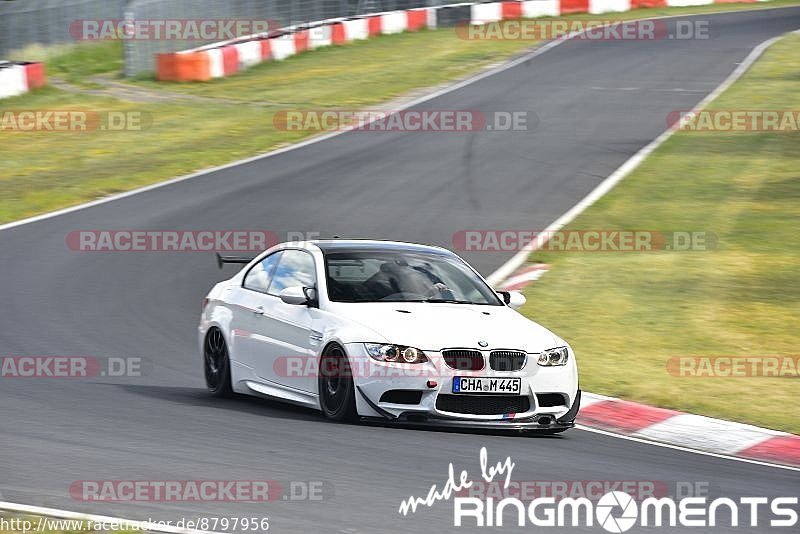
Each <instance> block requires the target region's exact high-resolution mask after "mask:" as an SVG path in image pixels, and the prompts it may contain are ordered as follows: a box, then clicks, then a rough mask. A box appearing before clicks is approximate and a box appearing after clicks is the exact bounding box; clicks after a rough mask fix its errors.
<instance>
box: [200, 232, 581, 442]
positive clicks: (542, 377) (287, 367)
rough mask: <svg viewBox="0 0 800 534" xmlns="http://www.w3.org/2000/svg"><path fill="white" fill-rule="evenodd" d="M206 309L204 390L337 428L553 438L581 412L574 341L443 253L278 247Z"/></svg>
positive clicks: (383, 247) (351, 246)
mask: <svg viewBox="0 0 800 534" xmlns="http://www.w3.org/2000/svg"><path fill="white" fill-rule="evenodd" d="M218 259H219V262H220V266H222V265H223V264H224V263H243V264H246V265H245V267H244V268H243V269H242V270H241V271H239V272H238V273H237V274H236V275H234V276H233V277H232V278H230V279H229V280H226V281H224V282H220V283H219V284H217V285H216V286H214V288H213V289H212V290H211V292H210V293H209V294H208V296H207V297H206V298H205V300H204V303H203V312H202V317H201V320H200V327H199V342H200V350H201V351H202V354H203V366H204V372H205V379H206V384H207V386H208V389H209V391H210V392H211V393H212V394H213V395H216V396H226V395H229V394H231V393H242V394H247V395H255V396H261V397H266V398H271V399H279V400H282V401H286V402H291V403H295V404H299V405H303V406H308V407H311V408H315V409H317V410H320V411H321V412H322V413H323V414H324V415H325V417H327V418H329V419H333V420H337V421H344V420H354V419H358V418H361V419H366V420H381V421H385V422H397V423H413V424H416V425H425V424H430V425H437V426H467V427H482V428H491V429H513V430H536V431H539V432H543V433H556V432H562V431H564V430H566V429H568V428H570V427H572V426H573V425H574V421H575V416H576V415H577V412H578V407H579V406H580V394H581V392H580V390H579V389H578V370H577V366H576V362H575V354H574V353H573V351H572V349H571V348H570V346H569V344H568V343H567V342H566V341H564V340H563V339H561V338H559V337H558V336H556V335H555V334H553V333H552V332H550V331H549V330H547V329H546V328H544V327H542V326H540V325H538V324H536V323H534V322H532V321H530V320H528V319H526V318H525V317H523V316H522V315H520V314H519V313H517V312H516V311H515V308H518V307H519V306H521V305H522V304H524V302H525V298H524V297H523V296H522V295H521V294H519V293H516V292H504V291H494V290H493V289H492V288H491V287H489V285H488V284H487V282H486V281H485V280H484V279H483V278H482V277H481V276H480V275H479V274H478V273H477V272H476V271H475V270H474V269H473V268H472V267H470V266H469V265H468V264H467V263H466V262H465V261H464V260H462V259H461V258H459V257H458V256H456V255H455V254H453V253H452V252H450V251H448V250H445V249H442V248H438V247H430V246H423V245H415V244H409V243H397V242H388V241H363V240H344V239H334V240H319V241H307V242H299V243H298V242H295V243H284V244H280V245H276V246H274V247H272V248H270V249H269V250H267V251H265V252H263V253H261V254H259V255H258V256H257V257H255V258H235V257H227V258H226V257H222V256H218Z"/></svg>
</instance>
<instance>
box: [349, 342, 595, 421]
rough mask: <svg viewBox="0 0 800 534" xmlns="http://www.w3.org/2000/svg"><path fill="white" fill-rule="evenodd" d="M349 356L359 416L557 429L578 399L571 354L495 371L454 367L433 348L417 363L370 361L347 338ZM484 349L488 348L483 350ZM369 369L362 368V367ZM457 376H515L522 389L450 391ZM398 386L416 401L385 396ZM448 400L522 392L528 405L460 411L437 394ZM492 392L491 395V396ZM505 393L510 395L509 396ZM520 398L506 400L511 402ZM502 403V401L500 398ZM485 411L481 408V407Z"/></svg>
mask: <svg viewBox="0 0 800 534" xmlns="http://www.w3.org/2000/svg"><path fill="white" fill-rule="evenodd" d="M346 349H347V353H348V356H350V357H351V359H356V360H357V361H358V362H361V363H363V362H365V361H367V362H368V365H366V366H364V365H360V366H359V368H360V370H359V372H356V373H354V381H355V386H356V407H357V409H358V413H359V415H360V416H362V417H364V418H366V419H369V420H374V421H383V422H392V423H408V424H414V425H422V426H441V427H454V428H485V429H497V430H499V429H504V430H559V429H566V428H570V427H572V426H574V420H575V416H576V415H577V410H578V407H579V405H580V390H579V389H578V376H577V367H576V365H575V360H574V355H573V354H570V356H571V357H570V361H569V362H568V364H567V365H565V366H560V367H541V366H539V365H537V364H536V360H535V359H533V358H531V357H529V358H528V362H527V363H526V365H525V366H524V367H523V368H522V369H521V370H519V371H510V372H498V371H492V370H488V369H487V370H482V371H474V372H473V371H459V370H455V369H452V368H450V367H448V366H446V365H445V364H444V363H443V361H442V360H441V356H440V354H439V353H436V352H429V351H426V354H427V355H428V358H429V359H430V362H428V363H425V364H418V365H416V366H407V365H406V366H397V365H393V364H384V363H382V362H374V361H369V360H370V359H369V357H368V356H367V355H366V352H365V350H364V348H363V345H361V344H358V343H353V344H348V346H347V347H346ZM487 352H488V351H487ZM365 368H366V369H368V370H367V371H365V370H364V369H365ZM457 376H461V377H473V376H474V377H489V378H520V379H521V384H522V391H521V394H520V395H519V396H506V395H500V396H493V395H465V394H458V396H457V397H456V395H455V394H454V392H453V389H452V387H453V386H452V385H453V379H454V378H455V377H457ZM396 390H401V391H405V392H415V393H417V394H418V395H419V401H418V402H412V403H392V402H384V401H385V400H386V397H385V394H386V393H388V392H392V391H396ZM543 394H560V395H561V396H563V402H562V403H560V404H558V405H546V403H542V402H541V399H542V395H543ZM442 395H444V396H449V400H456V401H460V400H462V399H463V400H469V401H470V402H471V403H480V402H481V401H479V400H478V397H480V398H483V399H486V400H487V403H488V402H494V401H496V400H498V399H497V397H503V398H504V399H503V400H511V401H513V400H519V399H521V398H523V397H524V398H527V401H526V402H525V403H524V406H527V409H524V410H522V411H520V410H519V409H510V408H509V409H508V410H505V409H502V408H500V409H499V410H498V411H497V412H493V413H465V412H464V411H458V412H455V411H445V409H444V408H443V403H440V402H438V401H439V400H440V399H439V397H440V396H442ZM493 397H495V398H493ZM510 397H513V399H512V398H510ZM519 404H520V403H515V402H511V403H510V405H519ZM501 405H502V402H501ZM484 411H485V410H484Z"/></svg>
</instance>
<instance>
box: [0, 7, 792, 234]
mask: <svg viewBox="0 0 800 534" xmlns="http://www.w3.org/2000/svg"><path fill="white" fill-rule="evenodd" d="M797 3H798V0H775V1H773V2H770V3H769V4H766V6H781V5H792V4H797ZM753 7H754V5H753V4H741V5H734V4H717V5H712V6H699V7H693V8H677V9H642V10H637V11H633V12H628V13H621V14H615V15H613V18H615V19H617V18H619V19H634V18H645V17H653V16H658V15H663V14H670V15H674V14H685V13H710V12H714V11H721V10H725V11H727V10H737V9H753ZM757 7H763V5H759V6H757ZM565 18H568V19H597V18H599V17H598V16H595V15H576V16H570V17H565ZM603 18H612V15H609V16H608V17H603ZM533 44H534V43H531V42H523V41H468V40H464V39H461V38H459V37H458V36H457V35H456V32H455V31H454V30H453V29H440V30H435V31H422V32H419V33H415V34H400V35H386V36H381V37H379V38H376V39H372V40H369V41H365V42H361V43H355V44H351V45H347V46H342V47H331V48H327V49H322V50H317V51H314V52H310V53H307V54H301V55H299V56H296V57H293V58H290V59H288V60H286V61H284V62H273V63H265V64H263V65H259V66H257V67H255V68H253V69H251V70H250V71H247V72H245V73H242V74H240V75H237V76H233V77H230V78H226V79H220V80H215V81H213V82H211V83H207V84H184V85H178V84H169V85H167V84H156V83H155V82H153V81H148V80H137V81H134V82H126V84H127V85H129V86H131V87H133V88H135V89H138V90H140V91H145V92H148V93H152V94H156V95H161V96H172V97H179V96H184V97H197V98H203V100H202V101H191V100H174V99H173V100H171V101H167V102H157V101H153V102H149V101H148V102H131V101H128V100H120V99H117V98H114V97H108V96H102V95H98V94H96V93H93V92H92V91H91V89H94V88H96V86H95V84H94V83H93V82H92V81H91V80H90V79H89V78H90V77H91V76H93V75H97V74H106V75H111V76H112V77H113V76H118V75H119V70H120V68H121V61H120V50H121V46H120V44H119V43H101V44H99V45H76V46H74V47H65V48H63V49H60V52H59V53H57V54H55V55H52V54H50V55H48V54H49V53H48V52H47V51H40V52H39V54H38V55H39V56H40V57H39V58H41V57H42V56H44V57H45V59H47V61H48V64H49V69H50V73H51V75H57V76H59V77H61V78H64V79H66V80H67V81H70V82H72V83H75V84H78V85H79V86H80V87H81V88H82V89H81V92H77V93H76V92H68V91H64V90H61V89H56V88H49V89H46V90H43V91H39V92H36V93H31V94H28V95H24V96H21V97H17V98H11V99H6V100H2V101H0V115H1V114H2V113H3V112H5V111H22V110H53V109H60V110H81V111H91V112H99V113H105V112H114V111H119V112H135V113H139V114H141V115H142V116H143V117H144V122H145V124H146V127H143V128H142V129H141V130H138V131H137V130H126V131H109V130H100V129H98V130H95V131H90V132H82V133H66V132H59V133H47V132H31V133H27V132H9V131H3V130H0V136H2V142H0V223H2V222H8V221H12V220H16V219H19V218H22V217H26V216H31V215H35V214H38V213H43V212H47V211H51V210H54V209H58V208H62V207H65V206H69V205H74V204H78V203H80V202H85V201H89V200H93V199H96V198H100V197H103V196H107V195H110V194H114V193H118V192H122V191H126V190H130V189H134V188H136V187H139V186H143V185H147V184H152V183H155V182H159V181H162V180H165V179H168V178H170V177H173V176H175V175H180V174H186V173H189V172H192V171H197V170H199V169H203V168H208V167H211V166H215V165H220V164H224V163H227V162H230V161H233V160H236V159H239V158H243V157H247V156H251V155H254V154H257V153H260V152H265V151H268V150H270V149H274V148H277V147H280V146H284V145H286V144H289V143H293V142H296V141H299V140H300V139H302V138H304V137H308V135H309V134H307V133H303V132H286V131H282V130H277V129H276V128H275V127H274V126H273V123H272V119H273V116H274V114H275V113H276V112H277V111H281V110H286V109H298V108H300V109H303V108H308V107H313V108H314V109H317V108H340V109H352V108H364V107H368V106H372V105H376V104H379V103H381V102H386V101H390V100H392V99H394V98H396V97H399V96H402V95H405V94H408V93H409V92H410V91H414V90H419V89H423V88H428V87H432V86H436V85H437V84H441V83H444V82H447V81H450V80H453V79H457V78H459V77H462V76H465V75H467V74H469V73H471V72H475V71H477V70H479V69H480V68H482V67H485V66H487V65H489V64H492V63H495V62H498V61H502V60H505V59H507V58H509V57H511V56H513V55H515V54H517V53H519V52H521V51H522V50H523V49H524V48H526V47H529V46H532V45H533ZM420 51H424V53H420ZM30 58H33V56H30ZM214 99H217V100H214ZM223 99H224V100H223ZM253 100H256V101H258V102H259V104H258V105H250V104H248V105H243V104H242V102H250V101H253Z"/></svg>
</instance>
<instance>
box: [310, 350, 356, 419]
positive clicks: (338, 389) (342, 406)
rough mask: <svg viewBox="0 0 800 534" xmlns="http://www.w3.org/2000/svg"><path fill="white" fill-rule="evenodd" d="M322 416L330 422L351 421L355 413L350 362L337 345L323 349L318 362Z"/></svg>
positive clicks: (354, 395) (354, 417) (354, 396)
mask: <svg viewBox="0 0 800 534" xmlns="http://www.w3.org/2000/svg"><path fill="white" fill-rule="evenodd" d="M317 391H318V393H319V405H320V408H321V409H322V414H323V415H324V416H325V418H326V419H330V420H331V421H340V422H343V421H353V420H355V419H356V417H357V415H358V414H357V412H356V388H355V385H354V383H353V373H352V372H351V368H350V361H349V360H348V359H347V354H346V353H345V352H344V348H342V346H341V345H338V344H332V345H328V346H327V347H325V350H324V351H323V353H322V357H321V358H320V360H319V380H318V388H317Z"/></svg>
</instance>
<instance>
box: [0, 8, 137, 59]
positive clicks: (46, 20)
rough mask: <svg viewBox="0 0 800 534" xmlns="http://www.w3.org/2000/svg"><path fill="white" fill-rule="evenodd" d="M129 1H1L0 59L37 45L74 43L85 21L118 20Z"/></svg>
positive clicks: (11, 56)
mask: <svg viewBox="0 0 800 534" xmlns="http://www.w3.org/2000/svg"><path fill="white" fill-rule="evenodd" d="M126 2H127V0H11V1H9V0H0V59H29V58H23V57H14V56H15V53H18V51H20V50H22V49H24V48H26V47H28V46H30V45H34V44H41V45H56V44H63V43H74V42H75V37H74V35H73V33H72V32H71V30H72V29H73V28H74V23H75V21H78V20H82V19H118V18H120V16H121V14H122V11H123V8H124V6H125V4H126Z"/></svg>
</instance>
